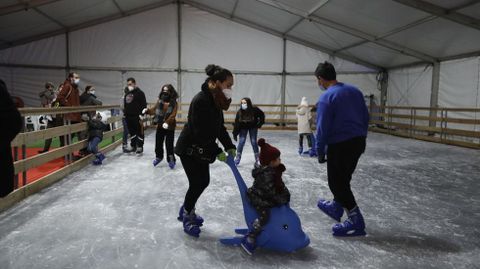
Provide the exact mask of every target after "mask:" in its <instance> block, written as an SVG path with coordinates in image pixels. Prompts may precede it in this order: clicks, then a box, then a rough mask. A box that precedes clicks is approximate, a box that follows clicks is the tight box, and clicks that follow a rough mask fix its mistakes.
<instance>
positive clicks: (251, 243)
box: [240, 235, 257, 255]
mask: <svg viewBox="0 0 480 269" xmlns="http://www.w3.org/2000/svg"><path fill="white" fill-rule="evenodd" d="M240 245H241V246H242V248H243V250H244V251H245V252H246V253H247V254H248V255H252V254H253V253H254V252H255V249H256V248H257V246H256V245H255V239H253V238H251V237H250V236H248V235H246V236H245V237H244V238H243V240H242V243H241V244H240Z"/></svg>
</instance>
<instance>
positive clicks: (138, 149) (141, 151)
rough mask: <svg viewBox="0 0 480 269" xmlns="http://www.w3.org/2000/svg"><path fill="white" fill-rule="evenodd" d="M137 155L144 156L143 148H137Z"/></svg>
mask: <svg viewBox="0 0 480 269" xmlns="http://www.w3.org/2000/svg"><path fill="white" fill-rule="evenodd" d="M135 153H136V154H142V153H143V147H137V149H136V150H135Z"/></svg>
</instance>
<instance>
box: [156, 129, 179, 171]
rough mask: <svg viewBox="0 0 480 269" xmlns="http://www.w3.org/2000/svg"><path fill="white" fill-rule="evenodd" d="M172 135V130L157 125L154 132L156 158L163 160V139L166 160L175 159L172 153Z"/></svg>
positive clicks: (173, 132) (171, 160)
mask: <svg viewBox="0 0 480 269" xmlns="http://www.w3.org/2000/svg"><path fill="white" fill-rule="evenodd" d="M174 135H175V131H174V130H165V129H163V127H162V126H160V125H158V126H157V133H156V134H155V156H156V157H157V158H158V159H161V160H163V141H165V147H166V148H167V161H169V162H173V161H175V155H174V153H173V140H174Z"/></svg>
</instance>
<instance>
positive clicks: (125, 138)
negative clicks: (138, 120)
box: [121, 87, 130, 153]
mask: <svg viewBox="0 0 480 269" xmlns="http://www.w3.org/2000/svg"><path fill="white" fill-rule="evenodd" d="M128 92H129V90H128V87H125V89H123V95H122V103H121V107H122V113H123V116H122V125H123V136H122V150H123V153H128V152H130V151H129V148H128V125H127V118H126V117H125V101H124V99H125V95H127V93H128Z"/></svg>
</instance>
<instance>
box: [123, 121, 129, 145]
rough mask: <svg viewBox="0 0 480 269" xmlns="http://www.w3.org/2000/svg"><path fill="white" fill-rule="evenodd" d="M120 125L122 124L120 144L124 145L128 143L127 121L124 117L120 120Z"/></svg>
mask: <svg viewBox="0 0 480 269" xmlns="http://www.w3.org/2000/svg"><path fill="white" fill-rule="evenodd" d="M122 124H123V138H122V144H124V145H126V144H127V143H128V126H127V119H126V118H125V117H123V118H122Z"/></svg>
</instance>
